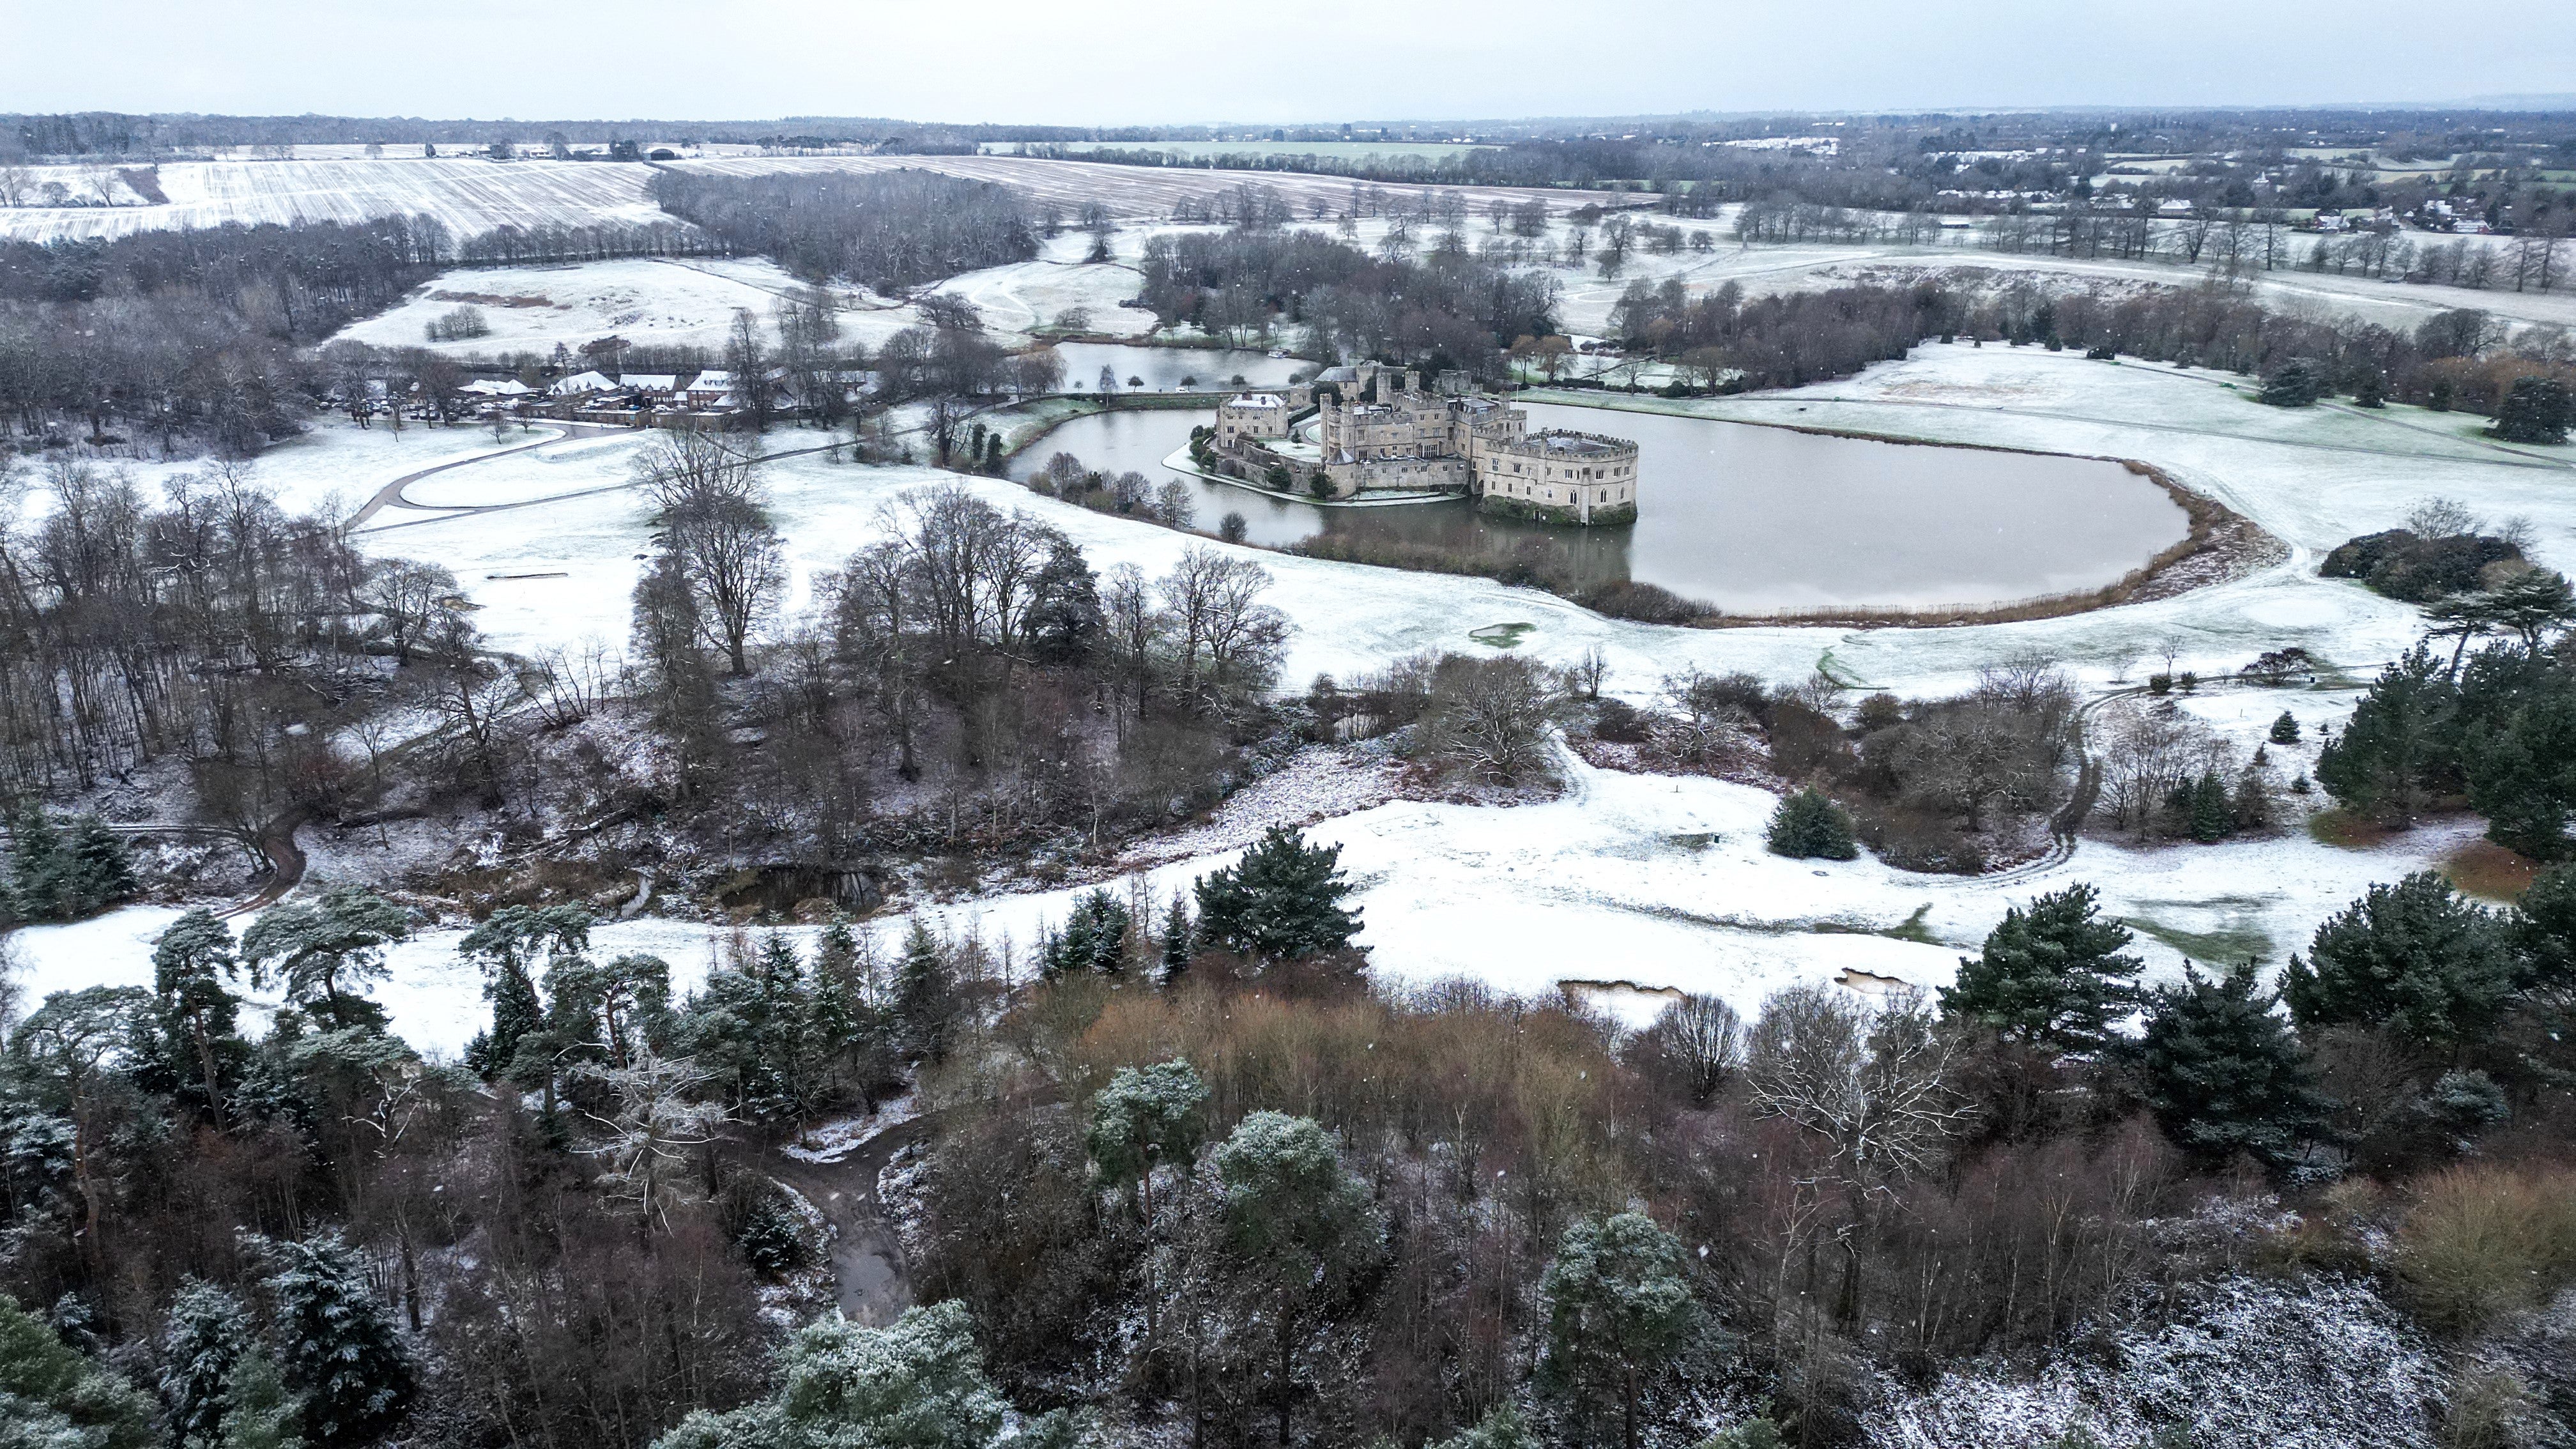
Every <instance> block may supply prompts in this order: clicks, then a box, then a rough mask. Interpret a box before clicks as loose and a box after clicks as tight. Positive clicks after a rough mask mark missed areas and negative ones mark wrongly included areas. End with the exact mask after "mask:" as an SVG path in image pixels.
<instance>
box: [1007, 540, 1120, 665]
mask: <svg viewBox="0 0 2576 1449" xmlns="http://www.w3.org/2000/svg"><path fill="white" fill-rule="evenodd" d="M1021 629H1022V631H1023V632H1024V633H1025V634H1026V635H1027V637H1028V641H1029V648H1030V650H1031V652H1033V653H1035V654H1036V655H1037V657H1038V658H1040V659H1042V660H1044V661H1046V662H1047V663H1049V664H1071V663H1074V662H1075V661H1077V660H1080V659H1083V658H1086V657H1088V656H1089V655H1090V654H1091V652H1092V651H1093V650H1094V649H1096V648H1098V647H1099V645H1100V641H1101V638H1102V636H1103V635H1104V634H1105V633H1106V632H1107V630H1108V623H1107V616H1106V615H1104V614H1103V613H1102V612H1101V609H1100V579H1099V576H1098V575H1096V574H1094V573H1093V572H1092V571H1091V565H1090V563H1089V562H1087V561H1086V560H1085V559H1084V558H1083V556H1082V550H1081V549H1079V548H1077V547H1075V546H1074V543H1073V540H1071V539H1069V538H1066V537H1064V536H1063V535H1062V534H1057V535H1055V536H1054V537H1052V538H1050V539H1049V540H1048V542H1047V558H1046V562H1045V563H1042V564H1040V565H1038V571H1037V574H1036V576H1035V577H1034V578H1032V579H1031V580H1030V581H1029V607H1028V612H1027V613H1026V614H1025V615H1023V616H1022V623H1021Z"/></svg>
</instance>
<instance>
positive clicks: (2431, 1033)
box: [2281, 870, 2518, 1056]
mask: <svg viewBox="0 0 2576 1449" xmlns="http://www.w3.org/2000/svg"><path fill="white" fill-rule="evenodd" d="M2517 975H2518V964H2517V963H2516V961H2515V959H2514V954H2513V950H2512V943H2511V939H2510V937H2509V935H2508V934H2507V931H2506V928H2505V923H2504V922H2503V920H2502V919H2500V918H2499V917H2498V916H2497V915H2496V914H2495V913H2494V912H2492V911H2488V910H2486V909H2484V908H2482V907H2479V906H2475V905H2471V904H2470V903H2469V902H2467V901H2465V900H2462V899H2461V898H2460V897H2459V895H2458V894H2457V893H2456V892H2454V891H2453V890H2452V889H2451V883H2450V882H2449V881H2447V880H2445V879H2443V878H2442V876H2441V875H2440V874H2439V873H2438V872H2435V871H2429V870H2426V871H2417V872H2415V873H2414V874H2412V875H2409V876H2407V877H2406V878H2405V879H2404V880H2401V881H2399V882H2398V883H2397V884H2395V885H2389V884H2386V883H2385V882H2382V883H2380V884H2377V885H2373V886H2372V887H2371V888H2370V890H2369V893H2368V894H2366V895H2364V896H2363V897H2362V898H2361V899H2360V900H2358V901H2355V902H2354V903H2353V904H2351V905H2350V906H2347V907H2345V908H2344V909H2343V910H2342V911H2340V912H2338V913H2336V914H2335V915H2333V916H2331V917H2329V918H2327V920H2326V922H2325V924H2324V925H2321V926H2319V927H2317V934H2316V936H2315V938H2314V940H2313V941H2312V942H2311V943H2310V945H2309V948H2308V957H2307V959H2306V960H2301V959H2300V958H2299V957H2297V956H2292V957H2291V958H2290V967H2289V970H2288V972H2287V973H2286V974H2284V976H2283V977H2282V991H2281V994H2282V995H2283V996H2284V997H2285V998H2286V999H2287V1000H2288V1001H2289V1003H2290V1014H2291V1015H2292V1016H2294V1017H2295V1018H2297V1020H2298V1023H2299V1028H2300V1029H2301V1030H2302V1031H2318V1030H2322V1029H2324V1028H2326V1027H2330V1026H2362V1027H2381V1028H2385V1029H2386V1030H2388V1031H2389V1032H2390V1033H2392V1034H2393V1035H2395V1036H2396V1038H2397V1039H2398V1040H2399V1041H2401V1042H2404V1043H2406V1044H2407V1045H2409V1046H2411V1047H2414V1048H2416V1049H2418V1050H2422V1051H2426V1052H2429V1053H2432V1054H2435V1055H2445V1056H2446V1055H2449V1054H2450V1053H2452V1052H2455V1051H2457V1050H2458V1049H2459V1048H2460V1047H2462V1046H2463V1045H2465V1044H2468V1043H2471V1042H2475V1041H2478V1040H2480V1039H2482V1038H2483V1037H2484V1036H2485V1035H2486V1034H2487V1032H2489V1031H2490V1030H2492V1029H2493V1027H2494V1026H2495V1024H2496V1022H2497V1021H2498V1019H2499V1018H2500V1017H2501V1016H2502V1015H2503V1012H2504V1009H2505V1006H2506V1004H2507V1001H2508V999H2509V997H2510V996H2511V994H2512V992H2513V990H2514V986H2515V984H2516V978H2517Z"/></svg>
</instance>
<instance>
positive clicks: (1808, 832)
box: [1766, 786, 1860, 860]
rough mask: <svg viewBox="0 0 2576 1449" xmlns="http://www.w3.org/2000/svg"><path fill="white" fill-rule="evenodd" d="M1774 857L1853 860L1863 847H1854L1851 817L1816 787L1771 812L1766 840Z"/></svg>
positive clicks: (1802, 791)
mask: <svg viewBox="0 0 2576 1449" xmlns="http://www.w3.org/2000/svg"><path fill="white" fill-rule="evenodd" d="M1766 839H1767V842H1768V844H1769V845H1770V847H1771V853H1772V854H1773V855H1785V856H1788V857H1789V858H1791V859H1792V860H1851V859H1854V858H1856V857H1857V856H1859V854H1860V847H1859V846H1857V845H1855V844H1853V843H1852V823H1851V817H1850V816H1849V815H1846V814H1844V813H1843V808H1842V807H1841V806H1840V805H1837V804H1835V803H1834V802H1833V801H1832V800H1829V799H1827V798H1826V797H1825V794H1824V792H1823V791H1821V790H1818V789H1816V788H1815V787H1813V786H1809V787H1808V788H1806V789H1804V790H1801V791H1799V792H1798V793H1797V794H1795V795H1792V796H1790V797H1789V798H1788V799H1786V800H1783V801H1781V802H1780V808H1779V809H1777V810H1774V811H1773V812H1771V828H1770V830H1769V832H1768V834H1767V836H1766Z"/></svg>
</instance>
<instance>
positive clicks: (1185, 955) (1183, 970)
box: [1163, 892, 1198, 986]
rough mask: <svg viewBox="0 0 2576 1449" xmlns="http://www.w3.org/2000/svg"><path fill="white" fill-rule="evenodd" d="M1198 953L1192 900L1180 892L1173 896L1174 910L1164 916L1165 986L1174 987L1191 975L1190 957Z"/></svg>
mask: <svg viewBox="0 0 2576 1449" xmlns="http://www.w3.org/2000/svg"><path fill="white" fill-rule="evenodd" d="M1197 952H1198V928H1197V926H1196V925H1195V924H1194V923H1193V922H1192V921H1191V920H1190V898H1189V897H1188V896H1187V895H1184V894H1181V893H1179V892H1174V893H1173V895H1172V908H1171V909H1170V910H1169V911H1167V912H1165V913H1164V915H1163V984H1164V985H1165V986H1170V985H1173V984H1174V983H1176V982H1178V981H1179V980H1180V979H1181V978H1182V977H1184V976H1187V975H1189V974H1190V957H1192V956H1193V955H1196V954H1197Z"/></svg>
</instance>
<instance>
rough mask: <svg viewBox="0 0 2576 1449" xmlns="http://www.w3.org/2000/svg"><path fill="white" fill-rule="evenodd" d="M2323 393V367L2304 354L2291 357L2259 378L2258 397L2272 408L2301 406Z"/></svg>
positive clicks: (2310, 404) (2313, 402)
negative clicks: (2260, 384) (2259, 391)
mask: <svg viewBox="0 0 2576 1449" xmlns="http://www.w3.org/2000/svg"><path fill="white" fill-rule="evenodd" d="M2325 395H2326V382H2325V374H2324V372H2323V370H2322V369H2320V368H2319V367H2318V366H2317V365H2316V364H2315V363H2314V362H2311V361H2309V360H2308V359H2307V358H2304V357H2293V358H2291V359H2290V360H2289V361H2287V362H2284V363H2282V364H2281V365H2280V367H2279V368H2277V369H2275V370H2274V371H2273V373H2272V375H2271V376H2270V377H2267V378H2265V379H2263V392H2262V395H2261V398H2260V401H2262V402H2264V403H2267V404H2269V405H2271V406H2273V407H2276V408H2304V407H2311V406H2314V405H2315V403H2316V401H2317V399H2319V398H2321V397H2324V396H2325Z"/></svg>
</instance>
